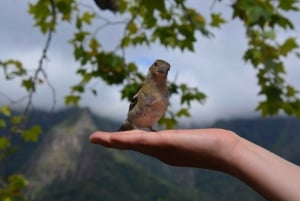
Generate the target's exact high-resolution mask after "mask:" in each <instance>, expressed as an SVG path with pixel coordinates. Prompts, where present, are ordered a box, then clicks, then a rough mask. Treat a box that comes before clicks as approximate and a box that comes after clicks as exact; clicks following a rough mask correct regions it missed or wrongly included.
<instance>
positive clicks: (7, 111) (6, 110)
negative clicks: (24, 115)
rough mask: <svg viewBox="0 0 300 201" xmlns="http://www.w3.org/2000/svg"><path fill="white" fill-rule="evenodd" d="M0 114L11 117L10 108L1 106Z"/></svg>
mask: <svg viewBox="0 0 300 201" xmlns="http://www.w3.org/2000/svg"><path fill="white" fill-rule="evenodd" d="M0 113H1V114H3V115H4V116H7V117H8V116H10V115H11V108H10V107H9V106H8V105H3V106H1V107H0Z"/></svg>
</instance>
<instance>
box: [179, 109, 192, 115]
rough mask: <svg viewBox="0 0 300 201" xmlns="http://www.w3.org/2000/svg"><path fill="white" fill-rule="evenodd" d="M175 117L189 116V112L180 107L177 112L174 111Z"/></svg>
mask: <svg viewBox="0 0 300 201" xmlns="http://www.w3.org/2000/svg"><path fill="white" fill-rule="evenodd" d="M176 116H177V117H182V116H184V117H190V116H191V114H190V113H189V110H188V109H187V108H181V109H180V110H179V111H178V112H177V113H176Z"/></svg>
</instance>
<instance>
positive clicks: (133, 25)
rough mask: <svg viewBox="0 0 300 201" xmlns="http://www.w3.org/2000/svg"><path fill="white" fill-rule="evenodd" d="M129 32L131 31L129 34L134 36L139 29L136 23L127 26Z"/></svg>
mask: <svg viewBox="0 0 300 201" xmlns="http://www.w3.org/2000/svg"><path fill="white" fill-rule="evenodd" d="M127 30H128V31H129V34H134V33H136V32H137V30H138V28H137V26H136V24H135V23H134V21H130V22H129V23H128V25H127Z"/></svg>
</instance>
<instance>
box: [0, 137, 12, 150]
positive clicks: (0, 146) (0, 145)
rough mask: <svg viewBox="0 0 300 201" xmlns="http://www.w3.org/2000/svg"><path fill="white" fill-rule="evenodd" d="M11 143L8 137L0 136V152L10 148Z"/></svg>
mask: <svg viewBox="0 0 300 201" xmlns="http://www.w3.org/2000/svg"><path fill="white" fill-rule="evenodd" d="M10 145H11V144H10V141H9V139H8V138H7V137H4V136H0V150H5V149H7V148H8V147H10Z"/></svg>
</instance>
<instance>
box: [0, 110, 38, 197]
mask: <svg viewBox="0 0 300 201" xmlns="http://www.w3.org/2000/svg"><path fill="white" fill-rule="evenodd" d="M24 121H25V116H24V115H14V114H12V111H11V108H10V107H9V106H7V105H3V106H1V107H0V131H1V135H0V161H1V163H8V161H7V160H6V159H7V157H8V156H9V155H11V154H14V153H15V152H16V151H17V150H18V148H19V147H18V146H17V145H15V141H16V139H17V138H21V139H23V140H24V141H26V142H28V141H32V142H36V141H37V140H38V136H39V135H40V134H41V128H40V126H39V125H34V126H32V127H30V128H23V123H24ZM0 184H1V186H0V200H7V201H13V200H23V195H22V191H21V190H22V189H23V188H24V187H25V186H26V179H25V178H24V176H22V175H20V174H13V175H6V170H4V173H3V175H2V180H1V181H0Z"/></svg>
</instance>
